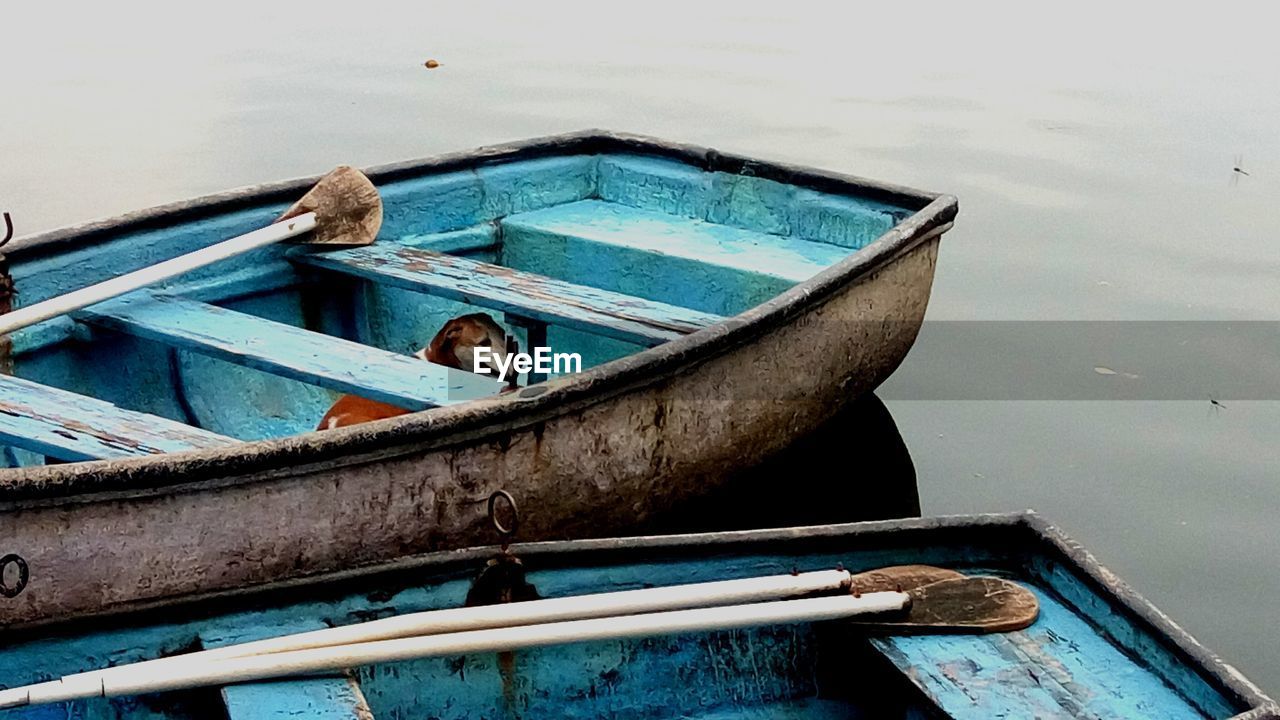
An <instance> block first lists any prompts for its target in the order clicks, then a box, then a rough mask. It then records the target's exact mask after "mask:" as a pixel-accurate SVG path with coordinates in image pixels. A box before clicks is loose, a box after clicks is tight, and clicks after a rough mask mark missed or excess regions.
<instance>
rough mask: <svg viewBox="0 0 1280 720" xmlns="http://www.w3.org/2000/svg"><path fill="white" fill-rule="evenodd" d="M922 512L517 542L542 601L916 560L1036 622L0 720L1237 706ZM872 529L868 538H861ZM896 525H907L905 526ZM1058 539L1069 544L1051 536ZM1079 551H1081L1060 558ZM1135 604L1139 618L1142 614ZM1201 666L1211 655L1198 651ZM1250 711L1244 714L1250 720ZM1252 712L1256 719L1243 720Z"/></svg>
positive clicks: (997, 526) (356, 590) (308, 597)
mask: <svg viewBox="0 0 1280 720" xmlns="http://www.w3.org/2000/svg"><path fill="white" fill-rule="evenodd" d="M930 522H931V521H928V520H924V521H907V522H906V523H870V524H867V525H866V527H868V528H871V530H870V531H862V530H859V531H857V532H850V531H849V530H848V528H851V527H853V528H856V527H858V526H828V527H827V528H815V529H809V530H804V531H800V530H794V529H793V530H790V531H785V532H773V533H761V532H756V533H748V534H741V533H738V534H726V535H722V536H719V539H714V538H713V539H707V536H694V537H686V538H683V539H678V540H671V539H663V538H649V539H641V540H638V541H637V540H626V539H624V540H607V541H586V542H571V543H541V544H531V545H524V546H514V547H513V548H512V549H511V550H512V552H514V553H515V555H516V556H518V557H520V558H521V559H522V561H523V564H524V568H525V569H526V570H527V574H526V575H525V578H524V579H525V581H526V582H528V583H529V584H531V585H532V586H533V589H534V590H535V591H536V593H537V594H538V595H539V596H540V597H543V598H550V597H564V596H569V595H579V594H587V593H598V592H609V591H616V590H627V589H637V588H647V587H657V586H665V585H678V584H683V583H694V582H706V581H713V580H726V579H734V578H746V577H757V576H769V575H778V574H785V573H789V572H792V571H794V570H796V569H799V570H801V571H807V570H820V569H831V568H835V567H837V566H843V567H844V568H847V569H849V570H851V571H854V572H859V571H863V570H869V569H874V568H881V567H885V566H890V565H899V564H909V563H921V564H929V565H935V566H941V567H949V568H955V569H959V570H961V571H962V572H964V573H968V574H987V575H997V576H1001V577H1005V578H1011V579H1013V580H1014V581H1016V582H1018V583H1021V584H1023V585H1025V586H1026V587H1028V588H1030V589H1031V590H1032V591H1033V592H1034V593H1035V595H1036V596H1037V598H1038V600H1039V603H1040V614H1039V617H1038V619H1037V620H1036V621H1035V623H1034V624H1033V625H1031V626H1030V627H1029V628H1027V629H1025V630H1020V631H1016V632H1010V633H995V634H943V635H915V636H910V635H901V636H869V635H866V634H865V633H863V632H861V631H859V630H857V629H855V628H854V627H853V626H850V625H848V624H847V623H844V622H843V621H839V620H837V621H828V622H820V623H807V624H793V625H776V626H766V627H759V628H755V629H739V630H727V631H717V630H712V631H707V632H694V633H685V634H679V635H669V636H655V637H647V638H641V639H630V640H603V641H593V642H585V643H578V644H563V645H551V646H546V647H542V648H536V649H526V650H520V651H516V652H513V653H482V652H477V653H472V654H468V655H465V656H459V657H437V658H428V659H419V660H409V661H403V662H397V663H385V664H375V665H371V666H368V667H360V668H355V669H353V671H352V672H351V673H350V674H340V673H335V674H332V675H327V676H315V677H303V678H294V679H284V680H275V681H258V682H250V683H244V684H237V685H228V686H223V687H221V688H218V687H206V688H202V689H191V690H181V691H173V692H168V693H160V694H151V695H143V696H134V697H117V698H110V699H107V698H94V699H91V700H80V701H73V702H69V703H62V704H58V705H49V706H30V707H25V708H19V709H16V710H12V711H10V713H11V714H10V715H8V717H31V718H34V717H41V718H46V717H48V718H52V717H59V718H62V717H77V718H116V717H128V718H143V717H149V718H206V717H217V718H230V719H231V720H258V719H259V718H275V717H284V716H305V717H315V718H338V717H342V718H350V717H359V718H436V719H438V720H473V719H478V718H508V717H509V718H524V719H525V720H536V719H538V718H554V719H556V720H563V719H565V718H584V719H586V718H601V717H611V718H672V717H680V718H706V719H709V718H714V719H716V720H738V719H741V718H778V717H784V718H973V719H975V720H990V719H991V718H1033V717H1039V718H1051V717H1055V718H1056V717H1073V718H1112V717H1149V718H1164V719H1167V720H1178V719H1181V718H1229V717H1233V716H1235V715H1237V714H1240V713H1243V712H1245V711H1247V710H1248V709H1249V708H1250V707H1251V706H1252V705H1253V703H1254V698H1251V697H1249V696H1248V695H1249V692H1250V691H1248V690H1242V689H1241V688H1240V687H1238V686H1233V685H1232V682H1233V681H1231V680H1224V679H1223V677H1222V675H1223V674H1224V673H1228V674H1229V673H1230V671H1229V669H1227V670H1224V669H1223V667H1221V666H1219V665H1218V663H1217V661H1216V660H1213V659H1212V658H1211V657H1208V656H1197V655H1196V653H1197V652H1200V651H1199V650H1197V649H1195V648H1190V649H1189V648H1188V644H1191V645H1194V643H1193V641H1189V640H1188V639H1186V638H1185V636H1184V637H1183V638H1175V637H1173V636H1174V635H1179V634H1181V631H1180V630H1177V629H1176V628H1173V627H1172V626H1171V625H1170V624H1169V623H1168V621H1167V620H1166V619H1164V618H1163V617H1160V616H1158V614H1157V613H1155V611H1154V610H1153V609H1150V608H1149V606H1146V605H1145V603H1144V602H1143V601H1141V600H1140V599H1134V598H1133V597H1132V596H1128V595H1126V593H1127V592H1128V591H1127V590H1126V589H1124V588H1122V587H1116V586H1115V580H1114V578H1112V577H1111V576H1109V575H1107V574H1106V573H1105V571H1103V570H1101V569H1100V568H1094V569H1093V570H1086V569H1082V567H1083V565H1085V564H1088V563H1091V562H1092V560H1091V559H1088V560H1087V561H1084V562H1081V561H1080V559H1079V558H1078V557H1072V556H1071V555H1070V552H1071V551H1064V550H1063V549H1062V546H1061V545H1055V544H1054V543H1052V542H1049V541H1047V540H1046V539H1045V538H1044V535H1042V534H1040V531H1037V530H1034V529H1032V528H1029V527H1028V526H1027V525H1025V524H1023V523H1022V522H1016V521H1012V520H1008V519H1006V518H1004V516H1001V518H1000V519H999V520H998V522H978V523H959V522H958V521H957V522H954V523H952V524H950V525H947V524H943V525H933V526H930ZM876 526H880V529H876ZM903 528H906V529H905V530H904V529H903ZM1068 542H1069V541H1068ZM497 552H498V550H497V549H496V548H489V549H484V548H480V549H475V550H470V551H464V552H462V553H458V552H453V553H442V554H439V555H434V556H423V557H419V558H410V559H407V560H402V561H399V562H398V563H396V564H395V565H391V566H385V567H383V568H374V569H368V570H365V571H360V572H354V573H350V572H349V573H345V574H344V575H343V576H342V577H334V578H328V579H326V578H317V579H314V580H312V581H308V582H302V583H297V582H295V583H290V584H282V585H280V586H278V587H276V588H266V589H257V590H252V591H246V592H241V593H239V594H235V595H229V596H227V595H224V596H221V597H208V598H204V599H190V600H188V601H184V602H171V603H168V604H166V605H162V606H158V607H152V608H150V609H148V610H147V611H146V612H132V613H125V614H118V615H114V616H107V617H88V618H83V619H81V620H78V621H71V622H63V623H61V624H58V625H51V626H49V625H47V626H44V627H42V628H39V629H38V631H33V632H34V634H33V635H32V636H31V637H25V638H24V637H23V636H21V635H17V636H15V635H14V634H13V633H12V632H11V633H9V635H8V636H7V638H6V639H7V640H8V642H6V649H5V652H4V653H2V654H0V683H3V684H5V685H6V686H8V687H14V686H17V685H20V684H24V683H31V682H37V681H43V680H47V679H51V678H56V677H58V676H61V675H64V674H69V673H72V672H80V671H86V670H91V669H96V668H99V667H106V666H110V665H118V664H124V663H130V662H137V661H141V660H146V659H151V658H155V657H159V656H164V655H169V654H175V653H179V652H183V651H189V650H194V649H200V648H209V647H218V646H222V645H225V644H229V643H234V642H242V641H249V640H254V639H260V638H264V637H273V636H277V635H282V634H286V633H291V632H302V631H307V630H312V629H317V628H323V627H331V626H337V625H348V624H352V623H357V622H361V621H365V620H370V619H377V618H383V617H389V616H393V615H398V614H404V613H409V612H416V611H421V610H429V609H440V608H450V607H460V606H462V605H463V604H464V603H465V601H466V598H467V595H468V592H469V590H470V589H471V587H472V583H473V580H474V579H475V578H476V577H477V574H478V573H479V571H480V569H481V568H483V567H484V566H485V562H486V558H488V557H491V556H492V555H493V554H495V553H497ZM1077 552H1078V551H1077ZM1144 607H1145V608H1146V609H1145V610H1144V609H1143V608H1144ZM1206 657H1207V658H1208V659H1206ZM1251 717H1254V716H1251ZM1256 717H1262V716H1256Z"/></svg>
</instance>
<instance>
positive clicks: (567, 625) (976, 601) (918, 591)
mask: <svg viewBox="0 0 1280 720" xmlns="http://www.w3.org/2000/svg"><path fill="white" fill-rule="evenodd" d="M922 570H923V572H922ZM821 574H822V573H805V575H810V576H816V575H821ZM786 577H789V576H786ZM800 577H803V576H800ZM929 577H944V578H946V579H943V580H941V581H938V582H934V583H930V584H926V585H921V586H919V587H914V588H911V589H908V590H907V592H905V593H903V592H897V591H889V592H885V591H869V592H866V593H861V594H852V593H851V592H848V591H847V593H846V594H842V595H840V596H837V597H834V598H832V597H825V598H811V599H805V600H783V601H774V602H763V603H756V604H751V605H732V606H721V607H704V608H698V609H696V610H680V611H674V612H662V613H648V614H643V615H631V616H622V617H619V616H612V617H599V618H595V619H590V620H575V621H568V622H549V623H543V624H536V625H520V626H508V627H499V628H493V629H488V630H472V631H463V632H454V633H447V634H439V635H427V636H422V635H416V636H408V637H400V638H397V639H386V640H375V641H372V642H355V643H350V644H343V645H316V646H313V647H312V648H311V649H306V650H289V651H283V652H267V653H266V654H253V655H227V654H225V653H226V652H228V651H231V652H236V651H240V652H249V651H250V650H254V651H266V650H270V649H271V648H272V647H277V648H278V647H283V645H279V644H277V645H264V644H263V643H279V642H280V641H287V642H294V643H296V644H306V642H312V643H314V642H315V641H317V640H331V639H333V638H334V637H335V636H328V637H322V634H324V633H329V632H333V631H331V630H322V631H316V632H312V633H303V634H300V635H296V636H286V637H283V638H274V639H272V640H267V641H260V642H259V643H246V644H243V645H239V646H228V647H226V648H219V649H217V650H213V651H205V652H201V653H193V654H191V655H186V656H177V657H171V658H165V659H161V660H152V661H147V662H143V663H136V664H133V665H123V666H119V667H115V668H109V669H107V670H104V671H95V672H88V673H81V674H78V675H69V676H66V677H64V678H62V679H60V680H54V681H51V682H45V683H39V684H36V685H28V686H25V687H19V688H13V689H12V690H4V691H0V708H4V707H17V706H20V705H26V704H29V703H41V702H55V701H60V700H70V699H75V698H80V697H98V696H104V695H124V694H131V693H141V692H154V691H160V690H168V689H176V688H179V687H197V686H204V685H216V684H222V683H225V682H242V681H248V680H260V679H267V678H272V677H281V676H286V675H294V674H302V673H307V672H320V671H323V670H333V669H339V668H346V667H352V666H355V665H361V664H372V663H381V662H393V661H396V660H404V659H412V658H418V657H431V656H437V655H451V654H461V653H465V652H482V651H507V650H515V649H519V648H524V647H535V646H539V645H551V644H558V643H571V642H584V641H588V640H602V639H610V638H614V639H618V638H628V637H639V636H644V635H656V634H664V633H673V632H686V631H693V630H715V629H731V628H737V627H748V626H752V625H765V624H773V623H781V622H812V621H816V620H823V619H832V618H831V617H830V616H828V615H826V614H825V613H827V612H834V611H835V610H836V609H837V608H845V609H847V610H849V613H848V614H840V615H839V617H854V616H857V615H860V614H867V613H872V612H892V611H893V610H897V611H898V612H900V613H901V612H903V611H904V610H905V611H906V614H905V615H903V616H901V617H895V618H893V619H890V618H888V617H885V618H876V619H875V620H873V621H871V622H862V621H854V622H851V623H850V626H851V627H853V628H855V629H858V630H860V631H887V632H894V631H895V630H896V631H897V632H901V633H906V634H911V633H922V632H995V631H1010V630H1016V629H1021V628H1023V627H1027V626H1029V625H1030V624H1031V623H1033V622H1034V621H1035V619H1036V614H1037V607H1038V606H1037V602H1036V599H1035V595H1034V594H1032V593H1031V592H1030V591H1029V590H1027V589H1025V588H1023V587H1021V586H1020V585H1017V584H1015V583H1012V582H1009V581H1007V580H1002V579H999V578H989V577H974V578H970V577H965V576H963V575H960V574H959V573H955V572H954V571H949V570H942V569H939V568H925V567H922V566H907V567H905V568H901V569H897V568H886V569H884V570H879V571H873V572H872V573H866V574H864V575H861V576H854V578H861V580H862V582H857V581H854V582H853V583H852V584H853V585H854V586H855V587H857V586H861V587H869V586H883V585H897V584H899V583H898V580H899V579H901V580H902V581H904V582H912V581H913V579H914V580H915V581H920V580H924V579H928V578H929ZM780 579H781V578H758V579H754V581H769V582H776V581H777V580H780ZM806 580H808V578H806ZM817 580H818V578H813V581H814V584H813V585H812V586H811V587H813V588H818V587H819V585H820V584H821V583H819V582H817ZM743 582H746V581H722V582H721V583H704V584H701V585H702V588H701V590H700V591H705V589H706V586H711V585H722V586H723V585H725V584H727V583H743ZM685 587H689V588H693V587H697V586H685ZM776 587H780V586H775V589H776ZM845 587H846V588H847V587H848V585H846V586H845ZM673 589H676V590H678V589H679V587H677V588H653V589H651V590H639V591H628V592H627V593H613V594H612V595H623V594H634V593H659V592H669V591H671V590H673ZM740 589H741V590H743V591H744V592H745V591H746V590H747V589H748V586H747V585H742V586H741V588H740ZM763 589H765V588H764V585H760V586H758V587H757V588H755V590H756V591H759V590H763ZM797 589H798V588H797ZM607 595H610V594H602V595H598V596H583V597H585V598H595V599H597V600H598V599H600V598H605V597H606V596H607ZM692 597H693V595H692V594H690V595H688V596H686V598H687V599H690V600H691V599H692ZM886 597H894V598H897V600H896V601H895V604H894V606H893V607H889V608H885V609H877V608H879V605H880V603H881V600H882V599H883V598H886ZM983 598H987V599H986V600H984V599H983ZM990 598H997V600H994V601H993V600H990ZM581 599H582V598H561V599H559V600H555V601H532V602H526V603H513V604H510V605H498V606H485V607H482V608H461V609H458V610H494V609H503V608H506V609H518V608H519V606H522V605H523V606H535V605H538V604H539V603H549V602H562V601H577V600H581ZM756 599H759V596H757V598H756ZM844 599H849V600H852V601H854V602H853V603H852V604H844V603H842V602H841V601H842V600H844ZM866 599H870V600H871V601H872V602H871V604H870V605H862V604H860V602H861V601H863V600H866ZM957 600H959V602H957ZM653 601H654V602H655V604H656V603H657V596H656V595H654V596H653ZM814 601H835V602H834V603H833V604H823V603H815V602H814ZM784 605H785V606H786V609H785V611H784V608H783V607H782V606H784ZM568 609H569V607H568V606H565V607H563V608H562V612H563V611H567V610H568ZM753 609H754V610H753ZM452 612H457V611H455V610H445V611H435V612H434V613H418V614H417V615H419V616H422V615H432V614H436V615H439V614H440V613H452ZM682 613H701V614H700V615H682ZM777 613H781V614H777ZM405 617H409V616H405ZM544 617H550V615H546V616H544ZM643 618H647V620H645V619H643ZM663 618H666V619H665V620H664V619H663ZM690 618H695V619H697V623H696V626H689V627H685V626H684V625H681V624H680V623H684V622H686V621H689V619H690ZM750 618H754V620H749V619H750ZM788 618H789V619H788ZM400 619H401V618H387V619H386V620H384V621H374V623H365V624H364V625H365V626H368V625H373V624H375V623H385V622H386V621H394V620H400ZM459 619H460V616H459ZM477 619H478V618H477ZM721 621H724V622H721ZM592 623H594V624H592ZM930 623H932V625H930ZM359 627H360V626H348V627H347V628H335V629H333V630H337V631H343V630H346V631H350V630H351V629H355V628H359ZM390 627H391V626H389V625H385V624H384V625H382V626H381V630H380V631H382V632H387V631H389V628H390ZM401 629H403V628H401ZM433 629H434V628H433ZM618 633H621V634H618ZM370 636H372V637H376V634H372V635H370ZM197 661H198V662H197ZM157 683H159V684H157Z"/></svg>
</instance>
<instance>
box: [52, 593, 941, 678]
mask: <svg viewBox="0 0 1280 720" xmlns="http://www.w3.org/2000/svg"><path fill="white" fill-rule="evenodd" d="M877 572H884V571H877ZM948 572H949V571H948ZM860 577H862V576H861V575H850V574H849V572H848V571H846V570H817V571H813V572H804V573H798V574H795V575H772V576H766V577H755V578H744V579H741V580H716V581H713V582H704V583H689V584H685V585H671V586H666V587H655V588H645V589H642V590H622V591H618V592H609V593H593V594H589V595H575V596H571V597H562V598H549V599H545V600H530V601H527V602H517V603H507V604H500V605H482V606H477V607H459V608H447V609H444V610H427V611H423V612H416V613H407V614H404V615H396V616H394V617H387V618H382V619H379V620H369V621H367V622H362V623H355V624H352V625H341V626H339V627H333V628H325V629H323V630H312V631H310V632H304V633H294V634H291V635H281V636H279V637H273V638H267V639H264V640H256V641H253V642H246V643H237V644H235V645H225V646H223V647H219V648H213V649H210V650H200V651H197V652H192V653H186V654H183V655H171V656H169V657H164V658H157V659H155V660H145V661H142V662H138V663H132V664H130V665H118V666H116V667H110V668H103V669H101V670H90V671H88V672H83V673H77V674H75V675H68V676H66V677H64V678H63V679H62V680H63V681H73V682H80V681H82V680H84V679H85V678H88V677H91V676H101V675H111V674H119V673H123V672H138V671H147V670H151V669H156V668H162V667H165V666H168V665H173V664H175V663H180V662H181V663H207V662H210V661H213V660H225V659H227V658H236V657H248V656H252V655H266V654H269V653H278V652H287V651H291V650H307V649H311V648H319V647H331V646H334V645H348V644H351V643H358V642H371V641H375V640H391V639H395V638H404V637H414V636H422V635H441V634H444V633H450V632H460V631H465V630H487V629H491V628H503V627H515V626H519V625H536V624H540V623H549V622H560V621H565V620H586V619H591V618H601V617H614V616H618V615H636V614H640V613H651V612H662V611H667V610H685V609H689V608H699V607H718V606H722V605H741V604H746V603H754V602H763V601H769V600H785V599H789V598H800V597H805V596H808V595H817V594H822V593H828V594H830V593H836V592H843V591H848V590H849V589H850V585H851V583H852V582H854V581H855V580H856V579H857V578H860ZM887 589H893V587H891V586H887ZM859 592H862V590H859ZM868 592H869V590H868ZM55 682H57V681H55Z"/></svg>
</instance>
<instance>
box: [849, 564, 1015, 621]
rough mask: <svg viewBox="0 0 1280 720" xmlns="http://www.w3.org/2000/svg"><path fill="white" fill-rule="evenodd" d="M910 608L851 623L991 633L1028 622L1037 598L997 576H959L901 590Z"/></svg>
mask: <svg viewBox="0 0 1280 720" xmlns="http://www.w3.org/2000/svg"><path fill="white" fill-rule="evenodd" d="M907 594H908V595H910V596H911V607H910V608H909V609H908V610H907V614H906V616H905V617H903V618H902V619H899V620H896V621H894V622H851V623H849V624H850V625H851V626H853V627H854V628H857V629H858V630H860V631H866V632H873V633H877V634H883V635H923V634H932V633H977V634H981V633H996V632H1012V631H1014V630H1022V629H1023V628H1026V627H1029V626H1030V625H1031V624H1032V623H1034V622H1035V621H1036V617H1037V616H1038V615H1039V614H1040V601H1039V600H1037V599H1036V596H1035V594H1034V593H1032V592H1031V591H1030V590H1028V589H1027V588H1025V587H1023V586H1021V585H1019V584H1017V583H1014V582H1010V581H1008V580H1004V579H1002V578H995V577H961V578H953V579H950V580H942V581H940V582H935V583H930V584H928V585H923V586H921V587H918V588H915V589H912V590H909V591H907Z"/></svg>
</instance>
